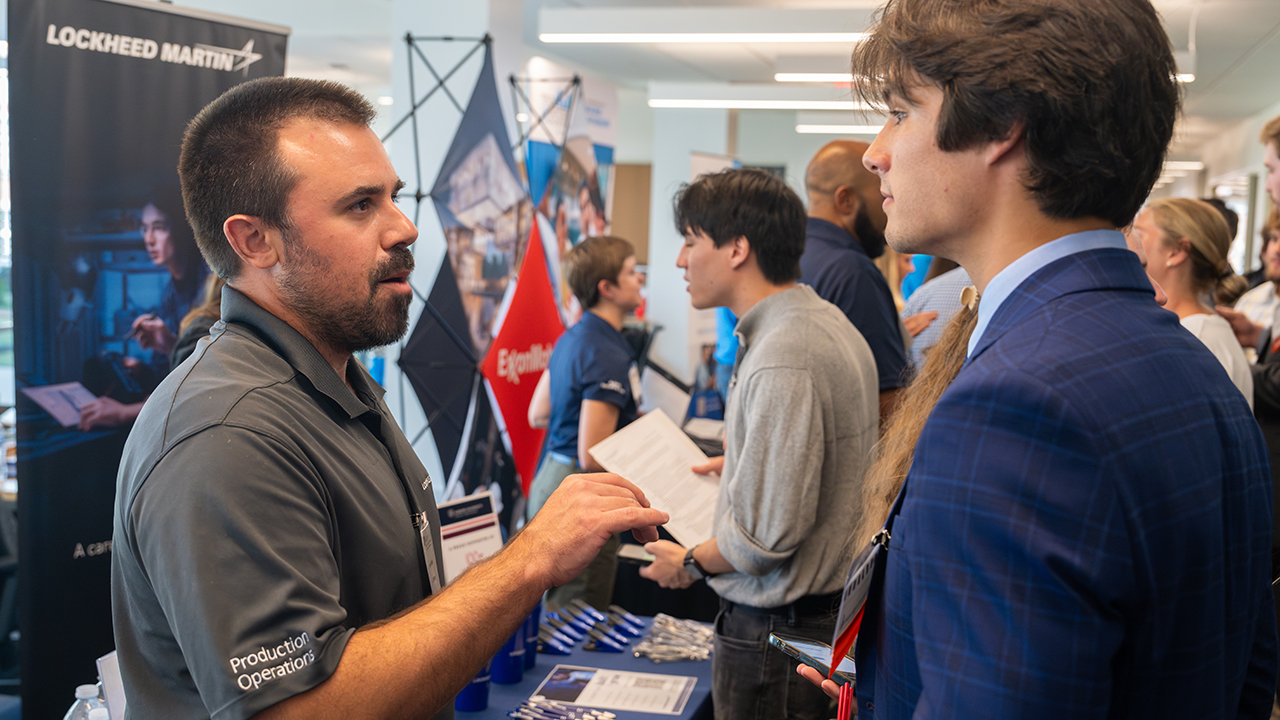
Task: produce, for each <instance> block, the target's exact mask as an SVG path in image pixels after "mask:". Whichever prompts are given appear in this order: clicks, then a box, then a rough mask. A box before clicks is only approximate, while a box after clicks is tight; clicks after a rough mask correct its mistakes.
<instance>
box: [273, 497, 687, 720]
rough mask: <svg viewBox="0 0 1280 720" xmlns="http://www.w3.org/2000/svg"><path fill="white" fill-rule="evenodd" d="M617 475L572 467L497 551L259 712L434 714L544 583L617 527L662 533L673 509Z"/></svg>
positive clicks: (367, 632) (365, 632) (557, 581)
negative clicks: (319, 676) (656, 504)
mask: <svg viewBox="0 0 1280 720" xmlns="http://www.w3.org/2000/svg"><path fill="white" fill-rule="evenodd" d="M648 504H649V503H648V500H646V499H645V497H644V493H642V492H640V490H639V488H637V487H635V486H634V485H632V484H631V483H629V482H627V481H626V480H623V479H622V478H620V477H618V476H616V475H610V474H608V473H602V474H598V475H570V476H569V477H568V478H566V479H565V481H564V482H563V483H561V485H560V487H559V488H558V489H557V490H556V492H554V493H552V495H551V497H550V498H549V499H548V500H547V503H546V504H545V505H543V507H542V510H540V511H539V512H538V515H537V516H536V517H534V518H533V520H531V521H530V522H529V524H528V525H526V526H525V529H524V530H523V531H522V532H520V533H518V534H517V535H516V536H515V537H513V538H512V539H511V542H510V543H508V544H507V547H506V548H504V549H503V550H502V552H500V553H498V554H497V555H496V556H494V557H493V558H491V559H489V560H488V561H486V562H483V563H481V564H479V565H477V566H475V567H473V568H471V569H470V570H468V571H467V572H466V573H464V574H463V575H462V576H461V577H459V578H458V579H457V580H455V581H454V583H453V585H451V586H450V587H449V588H447V589H445V590H444V592H442V593H440V594H439V595H438V596H435V597H433V598H431V599H430V600H429V601H426V602H422V603H419V604H418V605H416V606H415V607H414V608H412V609H411V610H409V611H407V612H405V613H403V614H401V615H400V616H398V617H395V618H392V619H391V620H388V621H384V622H382V623H374V624H372V625H369V626H367V627H365V628H362V629H361V630H359V631H357V632H356V633H355V634H354V635H352V636H351V638H350V640H348V641H347V646H346V648H345V649H344V650H343V653H342V659H341V661H339V663H338V668H337V669H336V670H335V671H334V673H333V675H331V676H330V677H329V679H328V680H326V681H325V682H323V683H321V684H320V685H318V686H316V687H314V688H312V689H310V690H308V691H307V692H305V693H302V694H300V695H295V696H294V697H292V698H289V699H288V700H284V701H282V702H280V703H278V704H276V705H275V706H273V707H271V708H268V709H267V710H266V711H264V712H262V713H259V714H258V715H257V716H256V717H257V718H262V719H263V720H274V719H276V718H306V719H307V720H315V719H316V718H330V717H332V718H350V717H361V718H395V719H396V720H399V719H400V718H429V717H431V716H432V715H434V714H435V713H436V711H438V710H439V709H440V708H441V707H443V706H444V705H445V703H447V702H449V700H450V699H451V698H452V697H453V696H454V694H455V693H456V692H457V691H458V690H460V689H462V687H463V686H464V685H466V683H467V681H469V680H470V679H471V678H472V677H474V676H475V673H476V671H477V670H479V668H480V666H481V665H483V664H484V661H485V660H487V659H489V658H490V657H492V655H493V654H494V652H496V651H497V650H498V648H499V647H500V646H501V645H502V643H503V642H504V641H505V640H506V639H507V638H508V637H510V636H511V634H512V633H514V632H515V630H516V628H517V627H518V626H519V625H520V623H521V622H522V621H523V620H524V618H525V617H526V616H527V615H528V613H529V610H530V609H531V608H532V607H533V605H534V603H536V602H537V601H538V598H539V597H540V596H541V595H542V593H543V592H544V591H546V589H547V588H549V587H552V586H553V585H562V584H564V583H566V582H568V581H569V580H571V579H573V578H574V577H576V576H577V575H578V573H580V572H582V570H583V569H584V568H585V567H586V566H587V564H588V563H589V562H591V560H592V559H593V558H594V557H595V556H596V554H597V553H599V551H600V548H601V547H602V546H603V545H604V543H605V541H607V540H608V539H609V538H610V537H611V536H612V535H613V534H614V533H616V532H622V531H624V530H628V529H634V532H635V534H636V537H637V539H638V540H640V541H641V542H649V541H652V540H656V539H657V536H658V532H657V530H656V529H655V526H657V525H660V524H662V523H665V522H668V521H669V520H670V517H669V516H668V515H667V514H666V513H663V512H660V511H658V510H654V509H651V508H649V507H648Z"/></svg>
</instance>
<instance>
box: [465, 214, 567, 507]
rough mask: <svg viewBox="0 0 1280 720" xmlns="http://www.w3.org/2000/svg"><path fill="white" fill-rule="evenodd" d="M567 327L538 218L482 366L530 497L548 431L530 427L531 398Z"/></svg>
mask: <svg viewBox="0 0 1280 720" xmlns="http://www.w3.org/2000/svg"><path fill="white" fill-rule="evenodd" d="M563 332H564V325H562V324H560V313H558V312H557V311H556V298H555V294H554V292H553V291H552V288H551V277H550V275H548V273H547V256H546V254H545V253H544V252H543V247H542V237H541V233H540V232H539V231H538V223H534V224H533V230H532V232H531V233H530V235H529V242H527V243H525V253H524V260H523V262H522V263H521V265H520V274H519V275H518V276H517V279H516V288H515V290H514V291H513V292H512V295H511V300H510V304H509V305H508V306H507V312H506V315H505V317H504V318H503V320H502V326H501V328H499V330H498V334H497V335H495V336H494V338H493V342H492V343H490V344H489V353H488V355H486V356H485V358H484V362H483V363H481V365H480V372H481V373H483V374H484V377H485V380H487V381H488V383H489V388H490V390H491V391H492V392H493V397H494V399H495V400H496V401H497V406H498V410H499V412H500V414H501V415H502V422H503V426H504V427H505V429H506V432H507V438H508V439H509V440H510V441H511V457H512V459H513V460H515V463H516V472H518V473H519V474H520V485H521V487H522V489H523V490H524V494H525V495H526V496H528V494H529V483H531V482H532V481H533V473H534V472H535V471H536V470H537V469H538V455H539V454H540V453H541V452H542V440H543V437H544V436H545V435H546V431H544V430H535V429H533V428H531V427H529V414H528V409H529V401H530V400H532V399H533V389H534V388H535V387H536V386H537V385H538V378H539V377H541V376H542V371H543V370H546V369H547V361H548V360H550V359H551V348H552V347H553V346H554V345H555V344H556V339H558V338H559V337H560V334H561V333H563Z"/></svg>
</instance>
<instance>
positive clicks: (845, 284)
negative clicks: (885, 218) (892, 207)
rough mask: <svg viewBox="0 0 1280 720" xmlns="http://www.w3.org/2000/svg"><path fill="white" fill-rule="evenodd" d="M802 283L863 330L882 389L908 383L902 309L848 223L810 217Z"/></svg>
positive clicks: (805, 244)
mask: <svg viewBox="0 0 1280 720" xmlns="http://www.w3.org/2000/svg"><path fill="white" fill-rule="evenodd" d="M800 282H802V283H804V284H806V285H809V286H811V287H813V290H814V292H816V293H818V297H821V298H822V299H823V300H826V301H827V302H829V303H831V304H832V305H835V306H836V307H838V308H840V311H841V312H843V313H844V314H845V315H846V316H848V318H849V322H851V323H853V326H854V327H855V328H857V329H858V332H859V333H862V337H863V338H864V339H865V340H866V341H867V345H870V346H871V354H872V355H874V356H875V359H876V372H877V373H878V374H879V376H880V390H881V391H884V390H892V389H894V388H899V387H902V386H904V385H906V384H907V380H908V379H909V378H907V377H905V376H904V372H903V371H904V370H906V368H907V351H906V348H905V347H904V346H903V343H902V331H901V330H900V329H899V326H898V309H897V306H896V305H894V303H893V293H891V292H890V291H889V283H887V282H885V279H884V275H882V274H881V273H880V268H878V267H876V264H875V263H874V262H872V261H871V258H870V257H868V256H867V251H865V250H863V249H862V245H861V244H859V243H858V239H857V238H855V237H854V236H853V235H851V234H849V233H848V232H847V231H846V230H845V229H844V228H841V227H840V226H838V225H836V224H834V223H829V222H827V221H826V220H819V219H818V218H812V217H811V218H809V227H808V230H807V232H806V233H805V241H804V255H802V256H800Z"/></svg>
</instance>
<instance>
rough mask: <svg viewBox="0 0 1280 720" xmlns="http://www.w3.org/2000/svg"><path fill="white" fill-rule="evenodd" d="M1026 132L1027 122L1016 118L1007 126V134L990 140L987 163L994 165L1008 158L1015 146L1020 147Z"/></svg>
mask: <svg viewBox="0 0 1280 720" xmlns="http://www.w3.org/2000/svg"><path fill="white" fill-rule="evenodd" d="M1026 134H1027V123H1026V121H1025V120H1018V121H1017V122H1015V123H1014V124H1013V125H1012V126H1011V127H1010V128H1009V134H1008V135H1006V136H1005V137H1004V138H1003V139H1001V140H995V141H992V142H991V143H990V144H989V145H988V146H987V152H986V160H987V165H995V164H996V163H998V162H1000V161H1002V160H1005V159H1009V158H1010V157H1011V156H1010V153H1011V152H1013V150H1014V149H1015V148H1020V147H1022V141H1023V140H1024V139H1025V137H1026Z"/></svg>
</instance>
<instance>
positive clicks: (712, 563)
mask: <svg viewBox="0 0 1280 720" xmlns="http://www.w3.org/2000/svg"><path fill="white" fill-rule="evenodd" d="M676 225H677V227H678V229H679V230H680V232H681V234H682V235H684V239H685V242H684V247H683V249H682V250H681V251H680V257H679V260H677V262H676V264H677V266H679V267H681V268H683V269H684V271H685V280H686V281H687V282H688V283H689V294H690V296H691V300H692V302H693V306H694V307H697V308H710V307H718V306H724V307H728V308H729V309H731V310H733V312H734V314H735V315H737V316H738V317H739V318H740V320H739V321H738V327H737V331H736V334H737V336H738V341H739V350H738V360H737V363H736V364H735V366H734V373H733V380H732V381H731V382H730V384H729V389H728V401H727V408H726V425H725V456H724V458H722V459H718V462H713V463H711V464H710V465H708V466H707V467H705V468H695V469H696V470H699V471H706V472H716V471H718V472H720V474H721V480H720V497H719V500H718V502H717V504H716V519H715V537H713V538H712V539H711V540H708V541H707V542H704V543H702V544H700V545H698V546H697V547H694V548H684V547H681V546H679V545H677V544H675V543H672V542H668V541H658V542H653V543H649V544H648V545H646V546H645V547H646V549H647V550H648V551H649V552H650V553H652V554H653V555H655V556H656V557H657V559H656V560H655V561H654V562H653V564H651V565H650V566H649V567H648V568H645V569H644V570H642V571H641V574H642V575H644V576H645V577H648V578H650V579H652V580H655V581H657V582H658V583H659V584H660V585H662V586H663V587H675V588H682V587H688V586H689V585H692V584H693V583H694V582H697V581H698V580H700V579H702V578H707V582H708V584H709V585H710V586H711V588H712V589H713V590H715V591H716V592H717V593H718V594H719V595H720V598H721V610H720V614H719V616H718V617H717V618H716V635H715V653H714V655H713V659H712V662H713V666H712V699H713V702H714V705H715V712H716V718H717V720H720V719H722V718H735V720H741V719H743V718H747V719H749V718H770V719H772V718H778V717H788V718H814V719H815V720H825V718H828V717H830V714H829V712H828V700H827V698H826V696H825V695H823V694H822V693H821V692H819V691H817V690H816V688H814V687H813V686H811V685H809V683H807V682H806V681H804V680H803V679H802V678H800V677H799V676H798V675H796V673H795V670H794V668H793V665H794V662H792V661H790V660H789V659H788V658H787V657H786V656H784V655H783V654H782V653H781V652H779V651H777V650H772V649H770V647H769V645H768V636H769V633H770V632H771V631H777V632H781V633H786V634H791V635H797V636H802V637H810V638H814V639H818V640H823V641H829V640H830V639H831V634H832V631H833V629H834V627H833V626H834V622H835V611H836V609H837V608H838V606H839V601H840V590H841V588H842V586H843V582H844V577H845V573H846V572H847V571H848V569H849V562H850V560H851V556H852V551H853V548H852V547H851V546H850V541H849V536H848V534H849V528H850V527H857V526H858V524H859V519H860V515H861V513H862V506H861V489H862V479H863V475H864V473H865V471H866V468H867V463H868V458H869V456H870V454H871V446H872V444H873V443H874V442H875V440H876V433H877V423H878V420H879V415H878V412H879V411H878V405H877V392H878V382H877V377H878V376H877V374H876V364H875V359H874V357H873V356H872V354H871V349H870V348H869V347H868V346H867V343H866V341H865V340H863V338H862V336H861V335H859V334H858V331H857V330H856V329H855V328H854V327H853V325H852V324H850V323H849V320H848V318H846V317H845V315H844V313H842V312H841V311H840V310H839V309H838V308H836V306H834V305H832V304H830V303H828V302H826V301H825V300H822V299H821V298H819V297H818V295H817V294H816V293H815V292H814V291H813V289H812V288H810V287H808V286H807V285H800V284H798V283H797V282H796V279H797V278H798V277H799V276H800V256H801V254H803V252H804V238H805V210H804V204H803V203H801V201H800V198H799V197H798V196H797V195H796V194H795V192H793V191H792V190H791V189H790V188H789V187H788V186H787V184H786V183H785V182H783V181H782V180H780V179H778V178H776V177H773V176H771V175H769V174H768V173H764V172H761V171H758V170H726V171H724V172H720V173H717V174H714V175H704V176H702V177H700V178H698V179H697V180H696V181H695V182H693V183H692V184H690V185H687V186H685V187H684V188H683V189H682V190H681V191H680V193H679V194H678V195H677V197H676ZM721 463H722V464H721Z"/></svg>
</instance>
